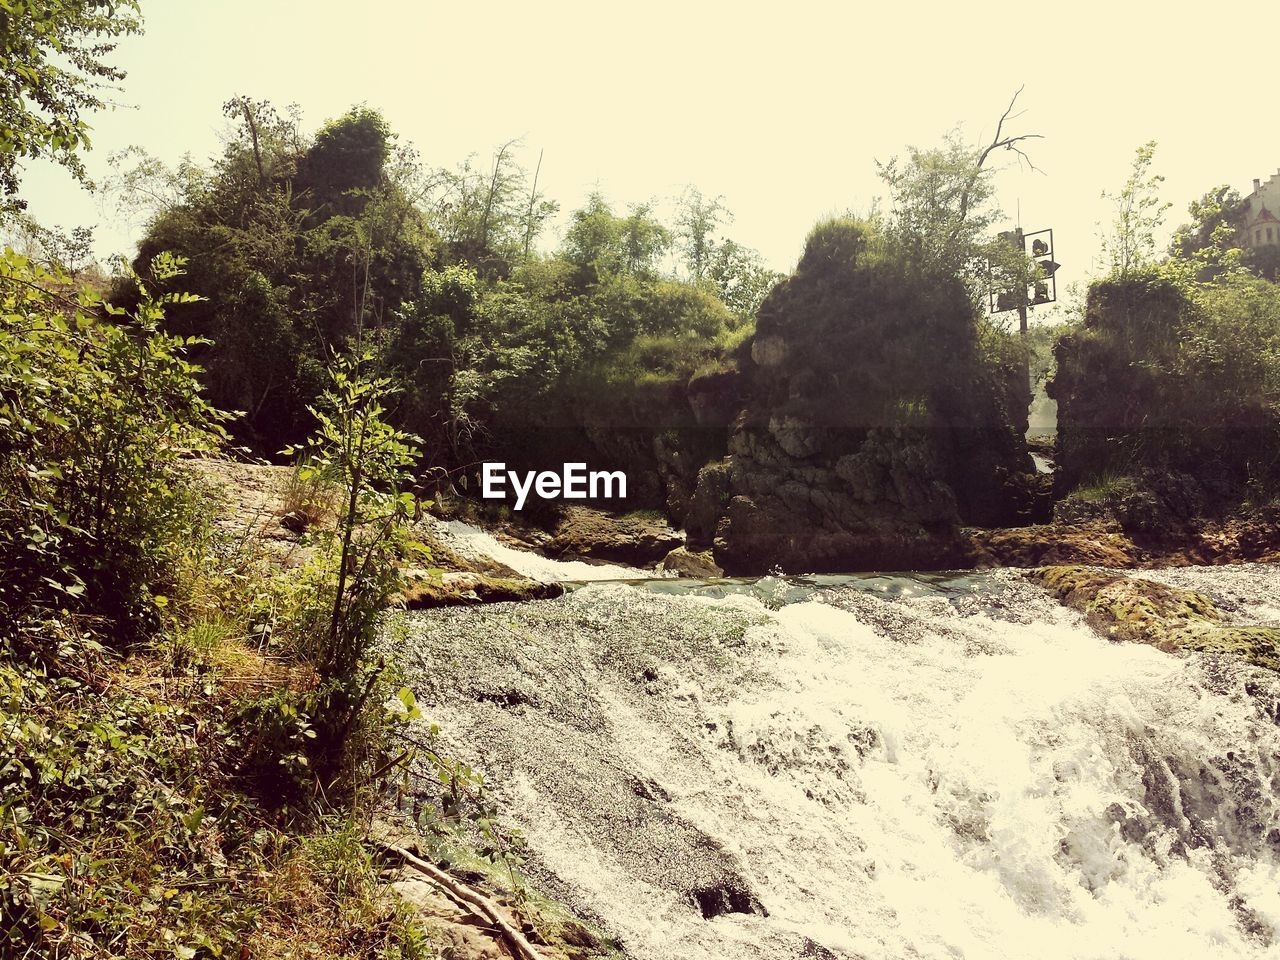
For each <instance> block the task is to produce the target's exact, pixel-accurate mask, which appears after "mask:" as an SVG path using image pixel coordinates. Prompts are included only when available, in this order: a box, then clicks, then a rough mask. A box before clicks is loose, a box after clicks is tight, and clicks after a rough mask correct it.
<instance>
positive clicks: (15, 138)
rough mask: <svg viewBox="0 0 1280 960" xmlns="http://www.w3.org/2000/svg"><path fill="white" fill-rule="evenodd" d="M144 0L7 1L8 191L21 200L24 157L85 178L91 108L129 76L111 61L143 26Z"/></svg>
mask: <svg viewBox="0 0 1280 960" xmlns="http://www.w3.org/2000/svg"><path fill="white" fill-rule="evenodd" d="M141 29H142V20H141V17H140V15H139V8H138V3H137V0H8V2H6V3H5V4H4V5H3V6H0V76H3V77H4V82H3V83H2V84H0V191H2V192H3V193H4V195H5V197H6V198H9V199H8V203H9V204H10V205H12V206H16V207H18V208H19V209H21V208H23V207H24V206H25V204H24V203H23V202H22V201H21V200H17V199H16V195H17V193H18V189H19V187H20V185H21V180H22V168H21V163H22V160H23V159H24V158H26V159H34V158H37V157H47V158H49V159H51V160H53V161H54V162H56V163H58V164H61V165H62V166H63V167H65V168H66V169H67V170H69V171H70V172H71V174H72V175H73V176H74V177H75V178H76V179H77V180H79V181H80V182H81V183H88V182H89V178H88V174H87V173H86V172H85V169H84V164H83V163H82V162H81V160H80V157H79V155H78V151H80V150H81V149H84V148H87V147H88V146H89V124H88V121H87V120H85V118H84V114H86V113H88V112H90V111H93V110H99V109H101V108H102V107H103V105H104V101H103V99H102V98H103V91H104V90H105V89H107V88H109V87H110V86H111V85H112V84H114V83H116V82H118V81H120V80H122V79H124V72H123V71H121V70H120V69H118V68H117V67H113V66H111V65H110V64H109V63H108V58H109V56H110V54H111V53H112V51H113V50H114V49H115V40H116V38H118V37H121V36H126V35H128V34H134V33H139V32H140V31H141Z"/></svg>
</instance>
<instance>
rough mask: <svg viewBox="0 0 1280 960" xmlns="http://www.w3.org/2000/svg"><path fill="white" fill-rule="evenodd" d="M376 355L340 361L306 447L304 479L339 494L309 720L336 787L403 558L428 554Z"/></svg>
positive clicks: (405, 443) (410, 459)
mask: <svg viewBox="0 0 1280 960" xmlns="http://www.w3.org/2000/svg"><path fill="white" fill-rule="evenodd" d="M374 361H375V357H374V354H372V353H371V352H367V351H366V352H364V353H359V354H355V355H351V356H340V357H337V358H335V360H334V361H333V363H332V364H331V365H330V367H329V369H328V376H329V385H328V387H327V388H326V390H325V391H324V393H323V394H322V395H321V397H320V399H319V401H318V402H317V403H316V405H315V406H313V407H311V408H310V409H311V413H312V415H313V416H314V417H315V419H316V421H317V424H318V425H317V428H316V431H315V433H314V434H313V435H312V436H311V438H310V439H309V440H308V441H307V442H306V443H305V444H303V445H302V446H301V447H297V448H289V449H286V450H285V451H284V452H285V453H286V454H289V455H296V456H299V457H301V459H302V462H303V464H304V468H303V474H304V478H311V477H314V478H316V479H319V480H321V481H323V482H325V483H328V484H332V485H333V487H334V488H335V489H336V490H337V492H338V494H339V497H340V507H339V510H338V518H337V523H336V525H335V526H334V527H332V528H329V527H326V528H324V529H322V530H321V531H320V534H319V536H320V546H321V557H320V559H319V570H318V574H319V576H318V580H317V582H318V585H319V591H318V600H319V603H320V605H321V607H322V608H327V611H326V610H324V609H322V610H320V611H318V612H319V613H321V614H322V616H323V639H322V641H321V642H320V643H319V644H318V645H317V648H316V649H315V650H314V651H313V657H312V659H313V662H314V663H315V666H316V671H317V673H318V674H319V678H320V688H319V690H318V691H317V697H316V701H315V703H314V705H313V709H312V714H311V721H312V724H313V725H314V727H315V729H316V733H317V737H316V740H317V743H316V747H317V757H318V761H319V762H318V767H319V771H318V772H319V773H320V774H321V776H322V777H324V778H325V779H326V780H328V781H329V782H333V781H335V780H337V779H338V778H340V777H343V776H344V775H345V774H347V773H349V772H350V766H351V763H352V761H353V759H354V758H353V757H352V756H351V754H352V753H353V751H352V747H351V744H349V743H348V737H347V735H348V734H349V733H350V732H351V730H352V729H353V727H354V726H355V725H356V724H357V723H358V722H359V721H360V719H361V715H362V713H363V711H364V709H365V706H366V705H367V704H368V703H369V701H370V698H371V697H372V696H373V693H374V691H375V690H376V689H377V687H378V683H379V681H380V680H381V677H382V665H381V664H380V663H375V662H374V659H373V656H372V650H373V647H374V645H375V643H376V642H377V640H378V636H379V625H380V623H381V619H382V616H383V614H384V612H385V610H386V609H387V605H388V604H389V602H390V601H391V598H392V597H393V596H395V594H396V593H397V592H398V591H399V589H400V585H401V575H400V564H401V561H402V560H403V559H404V557H405V556H406V554H409V553H415V554H423V555H425V548H424V547H422V546H421V545H420V544H417V543H415V542H414V541H412V540H410V539H409V537H408V527H409V524H410V522H411V520H412V517H413V516H414V514H415V513H416V512H417V504H416V501H415V499H414V497H413V494H411V493H409V492H407V490H406V487H407V486H408V484H409V482H410V479H411V475H410V472H409V469H410V467H412V466H413V465H414V464H416V463H417V461H418V449H417V446H416V444H417V438H416V437H413V436H411V435H409V434H407V433H404V432H402V431H400V430H398V429H396V428H395V427H393V426H392V425H391V424H389V423H388V422H387V420H386V413H387V411H386V407H385V403H386V402H387V399H388V398H389V397H390V396H391V395H392V394H393V393H394V387H393V385H392V383H391V382H390V381H389V380H388V379H386V378H385V377H379V376H376V375H374V374H373V373H372V372H371V371H372V368H373V364H374Z"/></svg>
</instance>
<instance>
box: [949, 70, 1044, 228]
mask: <svg viewBox="0 0 1280 960" xmlns="http://www.w3.org/2000/svg"><path fill="white" fill-rule="evenodd" d="M1023 86H1025V84H1024V85H1023ZM1022 90H1023V87H1019V88H1018V89H1017V90H1015V91H1014V94H1013V97H1012V98H1011V99H1010V100H1009V105H1008V106H1007V107H1005V108H1004V113H1002V114H1000V120H999V122H997V123H996V133H995V136H994V137H992V138H991V142H990V143H989V144H987V146H985V147H984V148H983V149H982V152H981V153H979V154H978V160H977V162H976V163H975V164H974V165H973V172H972V173H971V174H970V175H969V179H968V181H967V182H966V183H965V185H964V189H963V190H962V191H961V192H960V216H959V218H958V219H957V221H956V224H955V226H954V227H953V228H952V231H951V234H952V237H953V238H954V237H956V236H958V235H959V232H960V227H961V225H962V224H963V223H964V220H965V217H966V216H968V214H969V198H970V196H971V195H972V193H973V188H974V187H975V186H976V185H977V183H978V178H979V177H980V176H982V166H983V164H985V163H986V162H987V158H988V157H990V156H991V154H993V153H994V152H995V151H997V150H1000V149H1004V150H1012V151H1013V152H1014V153H1016V154H1017V155H1018V163H1019V164H1022V163H1026V165H1027V166H1028V167H1030V168H1031V169H1032V170H1033V171H1035V172H1037V173H1042V172H1043V171H1041V170H1040V168H1039V167H1037V166H1036V165H1035V164H1034V163H1032V162H1031V158H1030V157H1029V156H1028V155H1027V153H1026V151H1025V150H1023V149H1022V148H1021V147H1019V146H1018V144H1020V143H1024V142H1025V141H1027V140H1043V139H1044V136H1043V135H1042V134H1039V133H1022V134H1019V135H1017V136H1005V135H1004V125H1005V122H1006V121H1008V120H1016V119H1017V118H1018V117H1020V116H1022V113H1021V112H1019V113H1016V114H1015V113H1014V112H1013V107H1014V105H1015V104H1016V103H1017V102H1018V97H1019V96H1021V95H1022Z"/></svg>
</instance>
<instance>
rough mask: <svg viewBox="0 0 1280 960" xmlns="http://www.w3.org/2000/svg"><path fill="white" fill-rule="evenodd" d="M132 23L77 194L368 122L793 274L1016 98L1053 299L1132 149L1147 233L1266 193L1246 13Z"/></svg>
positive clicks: (107, 232)
mask: <svg viewBox="0 0 1280 960" xmlns="http://www.w3.org/2000/svg"><path fill="white" fill-rule="evenodd" d="M142 3H143V14H144V16H145V18H146V33H145V34H144V35H143V36H141V37H136V38H128V39H126V40H124V41H123V42H122V43H121V46H120V48H119V50H118V51H117V54H116V56H115V61H114V62H115V63H117V64H118V65H119V66H121V67H123V68H124V69H125V70H127V71H128V77H127V79H126V80H125V82H124V84H123V87H122V89H121V90H120V91H119V92H118V93H117V94H115V95H114V98H115V100H116V101H117V105H116V106H115V107H114V108H113V109H111V110H108V111H104V112H101V113H99V114H97V115H95V116H94V117H93V118H92V119H91V122H92V124H93V127H94V132H93V140H94V149H93V150H92V152H90V153H89V154H87V155H86V157H85V159H86V162H87V165H88V167H89V170H90V172H91V174H93V175H95V176H99V177H100V176H101V175H103V174H104V173H105V172H106V170H107V167H106V158H107V156H108V154H110V153H111V152H112V151H115V150H119V149H122V148H124V147H126V146H129V145H132V144H138V145H141V146H143V147H145V148H146V149H147V150H149V151H150V152H152V153H154V154H156V155H158V156H159V157H161V158H162V159H164V160H167V161H170V162H173V161H176V160H177V159H179V158H180V157H181V156H182V155H183V154H184V153H187V152H190V153H191V154H192V155H193V156H194V157H195V158H196V159H198V160H204V159H207V158H209V157H212V156H214V155H215V154H216V153H218V151H219V135H220V132H221V131H222V130H223V129H224V124H225V121H224V120H223V118H222V114H221V105H222V103H223V102H224V101H226V100H227V99H229V98H230V97H232V96H234V95H238V94H247V95H249V96H252V97H255V98H265V99H268V100H270V101H272V102H273V103H275V104H277V105H280V106H283V105H287V104H290V103H297V104H298V105H299V106H300V107H301V109H302V112H303V118H304V124H305V126H306V127H308V128H311V129H314V128H316V127H318V126H320V125H321V124H322V123H323V122H325V121H326V120H328V119H330V118H332V117H335V116H337V115H339V114H341V113H343V112H344V111H345V110H346V109H348V108H349V107H351V106H352V105H353V104H358V103H365V104H368V105H369V106H372V107H376V108H378V109H380V110H381V111H382V112H383V113H384V115H385V116H386V117H387V119H388V120H389V122H390V123H391V126H392V128H393V129H394V130H395V131H396V132H397V133H398V134H399V136H400V138H401V139H402V140H405V141H409V142H412V143H413V144H414V145H415V146H416V147H417V148H418V150H419V151H420V153H421V155H422V158H423V160H424V161H425V162H426V163H428V164H430V165H433V166H452V165H454V164H455V163H456V162H458V161H459V160H461V159H462V158H464V157H465V156H466V155H467V154H469V153H473V152H474V153H477V154H479V155H480V156H481V158H487V157H489V156H490V155H491V153H492V151H493V150H494V149H495V147H496V146H497V145H498V144H500V143H502V142H504V141H506V140H509V139H511V138H513V137H521V138H523V143H524V151H523V155H522V157H521V159H522V161H523V162H524V163H525V164H526V165H527V166H528V167H530V168H532V166H533V164H534V163H535V162H536V161H537V157H538V152H539V151H542V152H543V154H544V158H543V161H542V170H541V178H540V185H541V187H542V188H543V190H544V191H545V193H546V195H547V196H549V197H550V198H552V199H555V200H557V201H558V202H559V203H560V204H561V207H562V210H563V211H569V210H571V209H573V208H574V207H576V206H578V205H580V204H581V202H582V200H583V199H584V197H585V196H586V194H587V193H589V192H590V191H591V190H593V189H597V188H598V189H600V190H602V191H603V192H604V194H605V195H606V196H607V197H608V199H609V200H610V201H611V202H613V203H614V204H615V207H616V208H618V209H625V207H626V206H627V205H628V204H631V203H636V202H642V201H646V200H650V199H656V200H658V201H660V202H662V201H669V200H670V199H671V198H673V197H675V196H677V195H678V194H679V193H680V192H681V191H682V190H683V189H684V187H685V186H686V185H688V184H695V185H697V186H698V187H699V188H700V189H701V190H702V192H703V193H704V194H707V195H710V196H716V195H722V196H723V198H724V201H723V202H724V203H725V205H726V206H727V207H728V208H729V210H731V211H732V212H733V214H734V220H733V222H732V224H730V225H729V226H728V227H727V228H726V229H725V233H726V234H727V235H728V236H731V237H733V238H734V239H735V240H737V241H738V242H740V243H744V244H746V245H747V246H751V247H754V248H756V249H757V250H759V251H760V252H761V253H762V254H763V256H764V257H765V259H766V260H767V261H768V262H769V263H770V265H771V266H773V267H774V268H775V269H779V270H789V269H790V268H791V267H793V266H794V264H795V260H796V257H797V256H798V254H799V252H800V250H801V247H802V244H803V241H804V237H805V235H806V233H807V232H808V230H809V228H810V227H811V226H812V225H813V223H814V222H815V221H816V220H818V219H819V218H821V217H823V216H824V215H829V214H832V213H839V212H843V211H845V210H849V209H853V210H855V211H858V210H866V209H868V208H869V206H870V204H871V203H872V201H873V200H874V198H876V197H877V196H880V195H883V193H884V187H883V184H881V182H880V181H879V180H878V179H877V176H876V165H875V161H876V160H877V159H879V160H886V159H888V158H889V157H891V156H893V155H894V154H897V153H902V152H903V151H904V149H905V148H906V147H907V146H908V145H915V146H919V147H929V146H932V145H934V144H937V143H939V142H940V140H941V138H942V136H943V135H944V134H945V133H946V132H947V131H948V130H950V129H952V128H955V127H959V128H960V130H961V131H962V133H963V134H964V136H966V138H968V139H969V140H970V141H972V142H974V143H979V142H981V143H985V142H987V141H989V140H990V138H991V136H992V133H993V131H994V128H995V123H996V120H997V119H998V118H999V116H1000V114H1001V112H1002V111H1003V110H1004V108H1005V106H1006V105H1007V104H1008V101H1009V99H1010V97H1011V96H1012V95H1013V93H1014V91H1016V90H1017V89H1018V88H1019V87H1023V92H1022V94H1021V96H1020V97H1019V100H1018V111H1019V113H1020V115H1019V116H1017V118H1016V119H1015V120H1013V121H1012V126H1011V127H1010V128H1009V129H1011V130H1012V132H1015V133H1038V134H1041V135H1042V136H1043V139H1042V140H1036V141H1032V142H1031V143H1029V144H1028V145H1027V148H1028V152H1029V154H1030V155H1031V158H1032V160H1033V161H1034V163H1035V165H1036V167H1038V168H1039V170H1040V171H1041V172H1034V171H1031V170H1028V169H1026V168H1025V167H1023V168H1021V169H1020V168H1019V167H1018V165H1017V164H1016V163H1010V162H1009V161H1012V160H1013V159H1014V158H1013V157H1012V155H1011V154H1004V155H997V159H999V160H1000V162H1001V163H1002V164H1004V167H1003V168H1002V169H1001V171H1000V173H999V176H998V180H997V185H998V192H999V199H1000V202H1001V206H1002V208H1003V209H1004V210H1005V211H1006V213H1007V214H1008V222H1009V224H1010V225H1013V223H1014V222H1015V220H1016V219H1017V216H1018V214H1019V213H1020V218H1021V225H1022V226H1023V228H1024V229H1025V230H1027V231H1030V230H1036V229H1041V228H1044V227H1052V228H1053V229H1054V239H1055V241H1056V250H1055V254H1056V256H1055V259H1056V260H1057V261H1058V262H1059V263H1061V264H1062V268H1061V270H1060V271H1059V274H1058V278H1059V292H1060V294H1065V292H1066V289H1067V288H1068V287H1070V286H1071V285H1072V284H1076V285H1080V284H1082V283H1083V282H1085V281H1087V279H1088V278H1089V276H1090V275H1091V274H1095V275H1096V273H1098V272H1099V269H1098V264H1097V258H1098V255H1099V240H1098V234H1099V229H1100V228H1099V224H1105V223H1107V222H1109V221H1110V220H1111V218H1112V212H1113V211H1112V208H1111V206H1110V204H1109V202H1108V201H1106V200H1104V199H1102V198H1101V192H1102V191H1103V190H1110V191H1112V192H1116V191H1118V190H1119V189H1120V187H1121V185H1122V184H1123V182H1124V180H1125V178H1126V176H1127V175H1128V172H1129V168H1130V165H1131V163H1132V159H1133V155H1134V150H1135V148H1136V147H1137V146H1138V145H1140V144H1142V143H1145V142H1147V141H1149V140H1155V141H1157V142H1158V144H1159V146H1158V148H1157V151H1156V157H1155V164H1154V169H1155V172H1157V173H1160V174H1163V175H1164V177H1165V178H1166V179H1165V183H1164V184H1163V195H1164V198H1165V199H1166V200H1168V201H1170V202H1171V203H1172V204H1173V208H1172V209H1171V210H1170V212H1169V226H1170V227H1172V226H1173V225H1175V224H1176V223H1178V222H1181V221H1182V220H1183V219H1185V211H1186V206H1187V204H1188V203H1189V202H1190V201H1191V200H1193V199H1195V198H1196V197H1199V196H1200V195H1202V194H1203V193H1204V192H1205V191H1207V190H1209V189H1210V188H1212V187H1213V186H1215V185H1217V184H1219V183H1229V184H1231V185H1233V186H1235V187H1236V188H1237V189H1239V190H1241V191H1242V192H1244V193H1247V192H1249V190H1250V189H1251V188H1252V180H1253V178H1255V177H1261V178H1263V179H1264V180H1265V179H1266V178H1267V177H1269V176H1270V175H1272V174H1274V173H1276V172H1277V169H1278V168H1280V123H1277V122H1276V120H1275V110H1274V99H1275V98H1274V91H1275V87H1276V81H1275V79H1274V64H1273V63H1272V62H1271V60H1270V54H1269V53H1267V54H1266V55H1265V56H1264V57H1263V58H1262V59H1260V60H1257V59H1254V58H1252V57H1250V56H1249V50H1250V49H1251V48H1254V47H1256V49H1258V50H1261V51H1264V52H1265V51H1269V50H1270V41H1271V40H1272V39H1273V38H1275V37H1277V36H1280V7H1277V6H1274V5H1273V4H1269V3H1241V4H1232V3H1217V4H1212V5H1210V4H1196V5H1194V6H1192V5H1187V7H1186V12H1182V8H1181V7H1179V6H1172V5H1169V6H1166V5H1157V4H1122V3H1114V2H1113V3H1095V2H1092V0H1087V2H1077V3H1061V4H1056V5H1055V4H1052V3H1043V2H1041V3H1035V4H1032V3H988V4H984V5H978V4H958V3H946V4H935V5H930V4H925V3H919V2H917V3H893V2H880V3H877V4H875V5H874V6H868V5H864V4H861V3H839V4H837V3H813V2H804V0H791V2H787V3H769V4H763V3H752V2H749V0H739V2H735V3H720V2H705V0H683V2H669V0H651V2H648V3H645V4H626V5H623V4H608V3H603V2H599V0H597V2H595V3H568V2H544V3H538V4H534V3H529V2H523V3H519V2H514V3H508V2H505V0H504V2H497V0H490V2H484V3H479V2H472V3H456V2H455V3H438V2H434V0H430V2H409V0H382V2H377V0H370V2H368V3H366V4H364V5H358V4H355V3H351V2H350V0H348V2H344V3H338V2H335V0H305V2H304V0H252V2H251V0H218V2H216V3H210V2H208V0H142ZM1255 68H1256V69H1257V70H1258V71H1260V74H1259V76H1258V78H1256V79H1255V78H1253V77H1251V75H1250V71H1251V70H1253V69H1255ZM23 194H24V196H25V197H26V198H27V199H28V200H29V202H30V212H31V213H32V214H33V215H34V216H35V217H36V218H37V219H39V220H40V221H41V222H43V223H45V224H56V225H60V226H63V227H64V228H69V227H71V226H76V225H90V224H96V225H97V238H98V246H99V252H100V253H103V254H106V253H112V252H131V250H132V244H133V242H134V241H135V240H136V239H137V234H138V225H136V224H133V225H131V224H129V223H127V222H124V221H120V220H118V219H116V218H114V217H113V216H112V215H110V214H108V213H106V212H104V205H103V204H102V203H101V202H100V201H99V200H98V199H97V198H95V197H93V196H91V195H89V194H87V193H85V192H84V191H83V190H81V189H80V188H79V187H78V186H77V185H76V184H75V183H74V182H72V180H71V179H70V177H68V176H67V175H66V174H65V173H64V172H63V171H61V170H60V169H59V168H56V167H53V166H51V165H43V164H41V165H33V166H31V167H30V168H29V169H28V173H27V176H26V180H25V184H24V191H23ZM554 239H555V237H554V236H552V237H550V238H549V242H554ZM1042 314H1043V310H1042Z"/></svg>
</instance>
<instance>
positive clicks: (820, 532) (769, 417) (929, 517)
mask: <svg viewBox="0 0 1280 960" xmlns="http://www.w3.org/2000/svg"><path fill="white" fill-rule="evenodd" d="M981 334H982V328H981V322H980V320H979V318H978V317H977V316H976V315H975V312H974V309H973V307H972V305H971V303H970V301H969V299H968V297H967V295H966V293H965V291H964V289H963V288H962V287H961V286H960V285H959V284H958V283H957V282H955V281H954V280H950V279H947V278H941V277H936V276H931V275H930V274H929V273H928V271H927V270H922V269H920V268H917V267H913V266H912V265H911V263H910V261H909V260H908V259H906V258H903V257H902V256H901V255H900V253H899V252H895V251H893V250H890V249H889V248H888V245H887V243H886V242H885V241H884V240H883V239H882V238H879V237H877V236H876V235H875V233H874V232H873V231H872V230H871V228H869V227H868V226H866V225H863V224H859V223H855V222H853V221H849V220H836V221H832V222H829V223H826V224H822V225H820V226H819V227H818V228H816V229H815V230H814V232H813V233H812V234H811V235H810V237H809V240H808V243H807V245H806V249H805V252H804V255H803V257H802V258H801V260H800V263H799V265H798V267H797V269H796V272H795V273H794V274H793V275H792V276H791V277H790V278H788V279H786V280H784V281H783V282H782V283H781V284H779V285H778V286H777V287H776V288H775V289H774V291H773V292H772V294H771V295H770V296H769V298H768V299H767V300H766V301H765V303H764V305H763V306H762V307H761V310H760V314H759V319H758V323H757V331H756V337H755V340H754V343H753V344H752V347H751V356H750V370H749V376H750V386H749V389H748V399H747V402H746V406H745V409H743V411H742V412H741V414H740V415H739V416H738V418H737V419H736V421H735V423H734V425H733V427H732V432H731V436H730V439H729V457H728V461H727V467H726V469H725V470H722V471H721V472H720V473H714V472H713V473H707V472H706V471H704V474H703V475H702V478H703V479H705V480H706V483H707V486H708V487H710V486H712V485H713V484H714V483H715V482H720V483H724V473H725V472H727V484H726V486H727V489H726V490H724V491H723V492H722V494H721V498H722V499H724V500H727V505H726V507H725V509H724V514H723V517H722V519H721V521H720V523H719V526H718V529H717V535H716V558H717V561H718V562H719V563H721V564H722V565H723V566H724V567H725V568H726V569H727V570H729V571H730V572H735V571H737V572H744V573H745V572H763V571H764V570H767V569H769V568H770V567H772V566H774V565H781V566H782V567H783V568H784V569H788V570H792V571H798V570H824V569H825V570H836V569H871V568H875V569H891V568H893V567H908V566H910V567H916V568H919V567H933V568H937V567H940V566H947V565H948V564H950V563H953V562H956V563H958V562H959V561H960V558H961V556H962V549H961V546H960V540H959V536H958V532H959V528H960V526H961V525H962V524H964V523H971V524H982V525H996V524H1008V523H1016V522H1018V521H1019V520H1022V521H1023V522H1025V520H1026V518H1027V516H1028V515H1029V511H1030V503H1031V497H1030V494H1029V490H1030V487H1031V476H1030V475H1031V472H1032V464H1031V461H1030V457H1029V455H1028V453H1027V450H1026V446H1025V441H1024V440H1023V434H1024V433H1025V430H1026V409H1027V404H1028V401H1029V397H1028V396H1027V391H1026V388H1025V386H1024V384H1025V375H1024V374H1023V373H1022V368H1021V364H1020V363H1019V362H1017V359H1016V357H1012V358H1011V357H1010V356H1009V353H1010V352H1009V351H1007V350H1006V351H1005V357H1004V359H1000V358H999V357H998V356H995V355H994V354H993V351H991V350H990V349H989V345H988V344H984V343H983V342H982V341H981V340H980V337H981ZM992 336H993V337H994V336H997V335H995V334H992ZM702 486H703V484H702V483H701V482H700V483H699V485H698V487H697V488H695V493H694V498H693V499H694V501H699V500H700V499H701V500H709V499H712V498H713V494H714V493H715V491H714V490H711V489H708V490H706V491H703V490H702Z"/></svg>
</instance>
